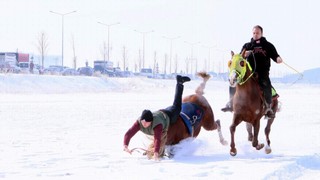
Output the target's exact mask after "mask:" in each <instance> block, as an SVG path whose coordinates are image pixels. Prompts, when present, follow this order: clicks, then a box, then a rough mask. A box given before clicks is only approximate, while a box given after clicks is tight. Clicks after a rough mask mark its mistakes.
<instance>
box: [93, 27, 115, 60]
mask: <svg viewBox="0 0 320 180" xmlns="http://www.w3.org/2000/svg"><path fill="white" fill-rule="evenodd" d="M98 23H99V24H101V25H104V26H107V27H108V54H107V55H108V61H110V42H109V41H110V40H109V39H110V26H113V25H118V24H120V23H119V22H117V23H113V24H105V23H102V22H98ZM104 61H105V59H104Z"/></svg>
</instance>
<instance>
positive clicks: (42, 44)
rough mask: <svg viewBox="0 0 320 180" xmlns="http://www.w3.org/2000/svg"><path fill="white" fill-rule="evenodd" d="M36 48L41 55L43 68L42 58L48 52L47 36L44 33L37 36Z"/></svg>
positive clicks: (42, 61) (42, 60) (42, 59)
mask: <svg viewBox="0 0 320 180" xmlns="http://www.w3.org/2000/svg"><path fill="white" fill-rule="evenodd" d="M37 48H38V50H39V53H40V55H41V67H42V68H43V67H44V56H45V55H46V53H47V50H48V36H47V34H46V33H45V32H44V31H42V32H40V33H39V35H38V44H37Z"/></svg>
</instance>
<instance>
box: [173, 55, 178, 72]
mask: <svg viewBox="0 0 320 180" xmlns="http://www.w3.org/2000/svg"><path fill="white" fill-rule="evenodd" d="M177 71H178V55H177V54H176V57H175V59H174V73H175V74H177Z"/></svg>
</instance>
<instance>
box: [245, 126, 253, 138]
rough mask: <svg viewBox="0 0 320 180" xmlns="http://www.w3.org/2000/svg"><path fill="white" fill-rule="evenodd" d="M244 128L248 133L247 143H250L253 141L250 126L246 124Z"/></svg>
mask: <svg viewBox="0 0 320 180" xmlns="http://www.w3.org/2000/svg"><path fill="white" fill-rule="evenodd" d="M246 128H247V131H248V141H252V139H253V134H252V124H250V123H246Z"/></svg>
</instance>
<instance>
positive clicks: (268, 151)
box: [264, 118, 274, 154]
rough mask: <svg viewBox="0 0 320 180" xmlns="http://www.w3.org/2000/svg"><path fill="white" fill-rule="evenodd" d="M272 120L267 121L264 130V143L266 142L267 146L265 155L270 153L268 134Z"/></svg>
mask: <svg viewBox="0 0 320 180" xmlns="http://www.w3.org/2000/svg"><path fill="white" fill-rule="evenodd" d="M273 120H274V119H273V118H272V119H268V123H267V126H266V128H265V129H264V133H265V135H266V141H267V146H266V148H265V152H266V154H270V153H271V147H270V139H269V134H270V131H271V125H272V123H273Z"/></svg>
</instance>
